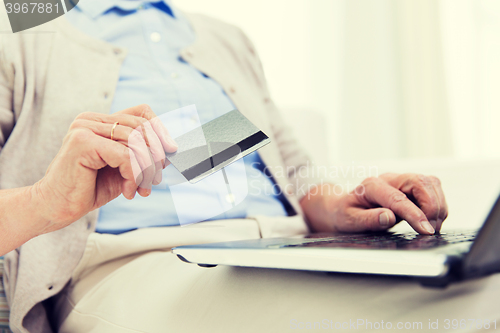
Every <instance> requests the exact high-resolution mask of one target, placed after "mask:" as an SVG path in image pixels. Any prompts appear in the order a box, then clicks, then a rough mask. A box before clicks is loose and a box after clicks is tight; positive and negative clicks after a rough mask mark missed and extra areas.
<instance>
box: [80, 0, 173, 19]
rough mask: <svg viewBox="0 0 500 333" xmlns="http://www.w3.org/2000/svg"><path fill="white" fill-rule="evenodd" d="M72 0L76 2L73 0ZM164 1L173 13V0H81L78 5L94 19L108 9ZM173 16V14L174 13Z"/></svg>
mask: <svg viewBox="0 0 500 333" xmlns="http://www.w3.org/2000/svg"><path fill="white" fill-rule="evenodd" d="M72 2H73V3H74V2H76V1H74V0H72ZM159 2H163V3H164V4H165V5H166V6H167V8H168V9H169V10H170V12H169V13H168V12H167V13H168V14H170V15H172V13H173V11H172V3H171V0H149V1H139V0H80V1H79V2H78V4H77V5H76V6H77V7H78V8H79V9H80V10H81V11H82V12H84V13H85V14H87V15H89V16H90V17H91V18H92V19H95V18H96V17H98V16H100V15H102V14H104V13H105V12H107V11H108V10H110V9H112V8H114V7H117V8H120V9H122V10H124V11H132V10H136V9H137V8H138V7H139V6H140V5H141V4H143V3H159ZM172 16H173V15H172Z"/></svg>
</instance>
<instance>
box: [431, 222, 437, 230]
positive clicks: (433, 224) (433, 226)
mask: <svg viewBox="0 0 500 333" xmlns="http://www.w3.org/2000/svg"><path fill="white" fill-rule="evenodd" d="M429 223H430V224H431V225H432V228H434V230H436V226H437V221H436V220H430V221H429Z"/></svg>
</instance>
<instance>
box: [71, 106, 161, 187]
mask: <svg viewBox="0 0 500 333" xmlns="http://www.w3.org/2000/svg"><path fill="white" fill-rule="evenodd" d="M88 116H89V117H93V115H92V114H90V115H88ZM121 118H122V120H123V121H124V122H125V123H126V124H129V125H132V124H140V125H139V126H138V128H137V133H141V134H142V136H143V138H144V140H138V137H137V136H134V137H133V140H135V141H139V142H136V144H134V147H133V148H134V152H136V153H138V156H141V158H140V161H141V163H142V167H143V168H148V171H147V172H148V173H149V172H151V171H152V170H150V169H149V168H150V165H149V163H147V161H148V159H149V155H148V156H147V157H148V158H146V155H147V154H145V152H144V153H139V151H143V150H144V149H149V150H150V155H151V156H152V159H153V162H154V171H153V172H154V173H155V175H154V178H153V182H152V184H154V185H158V184H160V183H161V180H162V172H161V171H162V169H163V168H164V167H165V161H166V159H165V152H164V151H163V148H162V145H161V143H160V140H159V139H158V137H157V135H156V133H155V132H154V131H153V129H152V128H151V125H150V124H149V123H148V122H147V121H146V122H144V123H143V122H141V121H138V119H144V118H139V117H135V118H137V119H135V118H134V116H130V115H122V117H121ZM94 119H95V118H94ZM105 121H109V119H107V120H105ZM115 124H116V123H108V122H99V121H95V120H88V119H78V120H77V121H75V123H74V124H73V125H72V126H73V128H76V127H81V128H87V129H90V130H91V131H93V132H94V133H95V134H97V135H99V136H102V137H104V138H108V139H111V133H112V134H113V140H114V141H117V142H120V143H122V144H125V145H127V146H128V145H129V140H130V138H131V134H132V132H133V131H134V130H133V129H132V128H131V127H129V126H123V125H120V124H117V125H116V126H115ZM143 143H145V145H144V144H143ZM134 160H135V161H139V159H137V158H136V157H134ZM140 165H141V164H140ZM143 180H144V181H145V182H144V183H143V184H141V187H142V188H146V189H148V188H149V185H148V184H147V181H149V177H146V179H143ZM146 192H147V191H144V192H142V191H141V195H145V196H146V195H148V194H147V193H146ZM134 193H135V191H134Z"/></svg>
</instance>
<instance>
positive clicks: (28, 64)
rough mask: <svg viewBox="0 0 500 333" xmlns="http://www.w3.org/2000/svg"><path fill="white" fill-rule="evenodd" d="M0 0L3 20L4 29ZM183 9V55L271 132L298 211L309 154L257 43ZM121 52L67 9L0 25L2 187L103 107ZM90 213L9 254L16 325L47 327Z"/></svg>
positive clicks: (42, 164)
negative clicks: (189, 39) (79, 26)
mask: <svg viewBox="0 0 500 333" xmlns="http://www.w3.org/2000/svg"><path fill="white" fill-rule="evenodd" d="M1 2H3V1H1V0H0V11H3V12H0V22H1V23H0V26H1V25H3V27H0V29H1V30H3V31H5V30H6V29H5V23H6V21H5V18H6V15H5V10H4V8H5V7H4V6H3V4H1ZM187 16H188V18H189V19H190V21H191V23H192V25H193V28H194V30H195V32H196V36H197V39H196V41H195V43H194V44H193V45H191V46H189V47H188V48H186V49H184V50H182V52H181V56H182V57H183V58H184V59H185V60H186V61H188V62H189V63H191V64H192V65H193V66H195V67H196V68H198V69H199V70H200V71H202V72H203V73H205V74H207V75H208V76H210V77H212V78H213V79H215V80H216V81H217V82H219V83H220V84H221V85H222V87H223V88H224V90H225V91H226V92H227V94H228V96H229V97H230V98H231V100H232V101H233V103H234V104H235V105H236V107H237V108H238V109H239V110H240V111H241V112H242V113H243V114H245V115H246V116H247V117H248V118H249V119H250V120H251V121H252V122H253V123H254V124H256V125H257V126H258V127H259V128H260V129H261V130H263V131H264V132H265V133H266V134H268V135H269V137H270V138H271V140H272V143H271V144H270V145H268V146H266V147H264V148H262V149H261V150H260V154H261V157H262V159H263V161H264V162H265V163H266V165H267V166H268V167H269V168H270V171H271V173H272V175H273V177H274V178H275V180H276V182H277V183H278V185H279V186H280V187H281V188H282V189H285V188H286V189H287V190H288V192H286V193H285V195H286V198H287V199H288V201H289V203H290V204H291V206H292V207H293V209H294V210H295V211H296V212H297V213H298V214H302V212H301V210H300V206H299V204H298V198H297V196H296V195H295V194H294V193H293V192H294V190H293V187H292V186H291V184H293V185H295V186H299V187H300V186H303V184H305V183H306V182H307V183H311V182H313V181H314V180H312V179H303V178H301V177H300V176H299V174H297V173H296V172H294V171H295V170H297V169H298V168H299V167H300V166H302V165H306V164H307V156H306V155H305V154H304V152H303V151H302V150H301V149H300V148H299V146H298V145H297V143H296V141H295V140H294V139H293V137H292V136H291V135H290V131H289V129H288V128H287V127H286V126H285V125H284V123H283V120H282V118H281V116H280V114H279V113H278V110H277V109H276V107H275V105H274V104H273V102H272V101H271V99H270V97H269V92H268V89H267V86H266V82H265V78H264V74H263V72H262V67H261V64H260V62H259V59H258V57H257V55H256V53H255V50H254V47H253V46H252V44H251V43H250V42H249V40H248V39H247V38H246V37H245V35H244V34H243V33H242V32H241V30H239V29H238V28H236V27H234V26H231V25H228V24H225V23H222V22H219V21H216V20H213V19H210V18H207V17H204V16H201V15H187ZM126 53H127V51H126V50H124V49H121V48H118V47H114V46H112V45H109V44H107V43H105V42H103V41H99V40H96V39H93V38H91V37H89V36H87V35H85V34H83V33H81V32H79V31H77V30H76V29H75V28H73V27H72V26H71V25H70V24H69V23H68V22H67V20H66V19H65V18H64V17H61V18H58V19H56V20H54V21H52V22H49V23H47V24H44V25H43V26H39V27H36V28H33V29H31V30H29V31H28V32H26V33H17V34H9V33H3V34H0V189H7V188H16V187H22V186H28V185H32V184H33V183H35V182H36V181H38V180H39V179H41V178H42V177H43V175H44V173H45V170H46V169H47V167H48V165H49V163H50V162H51V161H52V159H53V158H54V156H55V155H56V153H57V151H58V150H59V148H60V146H61V143H62V139H63V137H64V135H65V134H66V132H67V130H68V128H69V125H70V123H71V122H72V121H73V119H74V118H75V117H76V116H77V115H78V114H79V113H81V112H85V111H93V112H102V113H107V112H109V110H110V107H111V102H112V100H113V95H114V91H115V87H116V83H117V80H118V75H119V70H120V66H121V63H122V61H123V59H124V58H125V57H126ZM300 174H301V175H303V174H304V172H301V173H300ZM96 218H97V211H94V212H91V213H89V214H88V215H86V216H85V217H83V218H82V219H80V220H78V221H76V222H75V223H73V224H72V225H70V226H68V227H66V228H64V229H62V230H59V231H56V232H53V233H50V234H46V235H42V236H39V237H36V238H34V239H32V240H30V241H29V242H27V243H26V244H24V245H23V246H22V247H20V248H19V249H17V250H15V251H12V252H11V253H9V254H8V255H7V256H6V260H5V276H4V280H5V281H4V284H5V288H6V292H7V296H8V300H9V304H10V306H11V317H10V322H11V327H12V329H13V330H14V331H15V332H27V331H29V332H51V328H50V325H49V322H48V320H47V312H46V311H48V310H47V309H48V308H50V306H49V307H47V306H44V304H43V303H42V302H43V301H44V300H47V299H48V298H50V297H51V296H53V295H55V294H56V293H58V292H59V291H60V290H61V289H62V288H63V287H64V286H65V285H66V283H67V282H68V281H69V279H70V277H71V273H72V271H73V269H74V268H75V266H76V265H77V263H78V261H79V260H80V258H81V256H82V254H83V250H84V247H85V243H86V239H87V236H88V235H89V234H90V233H92V232H93V231H94V229H95V223H96ZM45 303H47V302H45ZM45 305H46V304H45Z"/></svg>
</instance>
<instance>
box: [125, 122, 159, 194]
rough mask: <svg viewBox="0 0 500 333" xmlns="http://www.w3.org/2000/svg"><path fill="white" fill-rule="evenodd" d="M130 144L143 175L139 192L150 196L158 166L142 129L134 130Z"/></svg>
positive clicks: (130, 137)
mask: <svg viewBox="0 0 500 333" xmlns="http://www.w3.org/2000/svg"><path fill="white" fill-rule="evenodd" d="M128 146H129V148H130V149H131V150H132V152H133V153H134V155H135V157H136V159H137V162H138V164H139V166H140V170H141V173H142V176H143V177H142V181H141V183H139V184H138V186H139V191H138V192H139V194H140V195H141V196H148V195H149V194H150V193H151V186H152V183H153V180H154V177H155V174H156V167H155V163H154V160H153V157H152V155H151V152H150V150H149V148H148V146H147V145H146V141H145V139H144V136H143V135H142V133H141V132H140V131H138V130H133V131H132V133H131V134H130V136H129V140H128Z"/></svg>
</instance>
